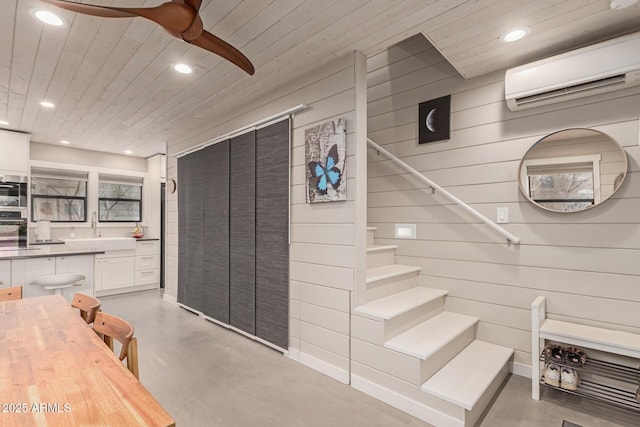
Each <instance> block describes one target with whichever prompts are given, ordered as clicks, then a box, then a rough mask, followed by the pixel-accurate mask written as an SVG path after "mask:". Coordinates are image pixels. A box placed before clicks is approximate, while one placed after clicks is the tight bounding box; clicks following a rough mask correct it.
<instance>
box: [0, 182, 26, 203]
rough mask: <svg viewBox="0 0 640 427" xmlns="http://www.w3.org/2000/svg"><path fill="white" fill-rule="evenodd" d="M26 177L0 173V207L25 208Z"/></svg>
mask: <svg viewBox="0 0 640 427" xmlns="http://www.w3.org/2000/svg"><path fill="white" fill-rule="evenodd" d="M27 181H28V179H27V177H26V176H15V175H2V174H0V209H2V210H6V209H26V208H27V205H28V198H27V189H28V185H27Z"/></svg>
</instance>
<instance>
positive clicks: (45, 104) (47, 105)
mask: <svg viewBox="0 0 640 427" xmlns="http://www.w3.org/2000/svg"><path fill="white" fill-rule="evenodd" d="M40 105H42V106H43V107H47V108H53V107H55V106H56V104H54V103H53V102H49V101H42V102H40Z"/></svg>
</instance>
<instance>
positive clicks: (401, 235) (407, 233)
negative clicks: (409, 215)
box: [393, 224, 416, 239]
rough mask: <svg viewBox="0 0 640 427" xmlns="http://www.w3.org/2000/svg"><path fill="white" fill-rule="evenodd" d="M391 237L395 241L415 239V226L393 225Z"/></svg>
mask: <svg viewBox="0 0 640 427" xmlns="http://www.w3.org/2000/svg"><path fill="white" fill-rule="evenodd" d="M393 237H395V238H396V239H415V238H416V225H415V224H395V225H394V230H393Z"/></svg>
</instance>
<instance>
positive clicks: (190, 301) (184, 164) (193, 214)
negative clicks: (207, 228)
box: [178, 153, 205, 310]
mask: <svg viewBox="0 0 640 427" xmlns="http://www.w3.org/2000/svg"><path fill="white" fill-rule="evenodd" d="M204 172H205V162H204V159H203V158H202V157H200V156H199V154H198V153H194V154H190V155H187V156H184V157H182V158H180V159H178V232H179V236H180V238H179V240H178V250H179V257H178V302H180V303H182V304H185V305H187V306H189V307H192V308H194V309H196V310H202V306H201V305H200V303H199V301H200V293H201V290H200V287H201V284H202V283H203V275H202V270H203V259H202V255H201V254H202V252H203V251H202V245H203V240H202V227H203V221H204V218H203V195H202V190H201V189H202V187H203V185H204V182H205V177H204Z"/></svg>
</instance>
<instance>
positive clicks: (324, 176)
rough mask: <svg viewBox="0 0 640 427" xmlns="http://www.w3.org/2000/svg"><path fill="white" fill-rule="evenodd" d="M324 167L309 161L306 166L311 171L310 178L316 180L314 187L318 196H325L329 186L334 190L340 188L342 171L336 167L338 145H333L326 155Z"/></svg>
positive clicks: (319, 163)
mask: <svg viewBox="0 0 640 427" xmlns="http://www.w3.org/2000/svg"><path fill="white" fill-rule="evenodd" d="M325 163H326V166H325V165H323V164H322V163H321V162H315V161H311V162H309V163H308V164H307V166H309V170H310V171H311V176H312V177H313V178H316V179H317V181H316V184H315V187H316V189H317V190H318V193H320V194H327V188H328V186H329V184H331V186H332V187H333V188H334V189H337V188H338V187H340V181H341V180H342V171H341V170H340V169H338V168H337V167H336V165H337V164H338V145H337V144H334V145H333V146H332V147H331V149H329V154H327V161H326V162H325Z"/></svg>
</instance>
